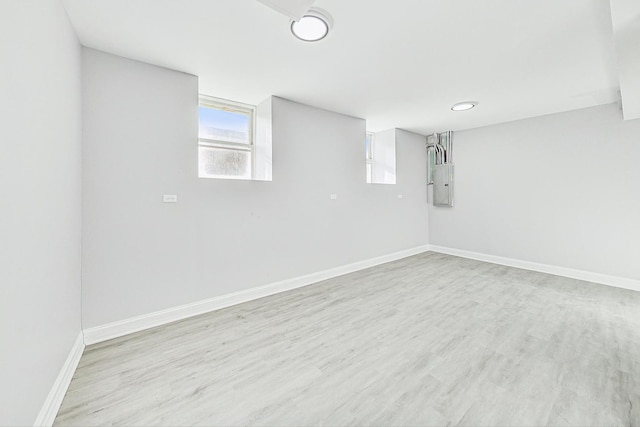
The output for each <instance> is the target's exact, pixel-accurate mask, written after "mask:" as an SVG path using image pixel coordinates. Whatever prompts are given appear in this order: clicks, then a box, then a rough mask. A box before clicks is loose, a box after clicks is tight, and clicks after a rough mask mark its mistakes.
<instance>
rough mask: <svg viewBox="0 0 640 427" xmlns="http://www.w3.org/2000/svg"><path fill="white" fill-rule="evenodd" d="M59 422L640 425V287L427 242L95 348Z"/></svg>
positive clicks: (85, 356) (82, 362)
mask: <svg viewBox="0 0 640 427" xmlns="http://www.w3.org/2000/svg"><path fill="white" fill-rule="evenodd" d="M54 425H56V426H66V425H77V426H94V425H119V426H153V425H166V426H169V425H171V426H179V425H198V426H236V425H243V426H244V425H246V426H329V425H339V426H346V425H349V426H350V425H370V426H383V425H384V426H387V425H388V426H392V425H393V426H441V425H468V426H545V425H552V426H633V425H635V426H639V425H640V293H639V292H634V291H629V290H624V289H618V288H613V287H608V286H604V285H598V284H593V283H588V282H583V281H579V280H573V279H568V278H563V277H558V276H552V275H548V274H543V273H536V272H531V271H525V270H520V269H516V268H511V267H504V266H499V265H494V264H488V263H483V262H479V261H473V260H468V259H464V258H458V257H453V256H449V255H443V254H438V253H432V252H427V253H424V254H420V255H416V256H413V257H409V258H404V259H402V260H399V261H395V262H390V263H387V264H383V265H380V266H376V267H373V268H369V269H366V270H362V271H359V272H355V273H352V274H348V275H344V276H340V277H336V278H334V279H330V280H326V281H323V282H319V283H317V284H314V285H310V286H307V287H304V288H300V289H296V290H292V291H289V292H285V293H281V294H277V295H273V296H270V297H266V298H262V299H259V300H255V301H251V302H247V303H244V304H240V305H237V306H234V307H229V308H226V309H222V310H218V311H215V312H211V313H208V314H204V315H201V316H197V317H193V318H190V319H186V320H182V321H179V322H175V323H171V324H168V325H164V326H160V327H157V328H153V329H149V330H146V331H142V332H139V333H135V334H131V335H128V336H125V337H121V338H117V339H113V340H110V341H106V342H103V343H99V344H96V345H92V346H88V347H87V348H86V349H85V352H84V354H83V355H82V359H81V360H80V364H79V366H78V369H77V371H76V373H75V375H74V377H73V380H72V382H71V385H70V387H69V390H68V391H67V394H66V396H65V398H64V401H63V403H62V407H61V409H60V411H59V413H58V416H57V418H56V420H55V424H54Z"/></svg>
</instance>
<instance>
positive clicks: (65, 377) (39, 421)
mask: <svg viewBox="0 0 640 427" xmlns="http://www.w3.org/2000/svg"><path fill="white" fill-rule="evenodd" d="M84 347H85V346H84V342H83V340H82V333H79V334H78V338H76V340H75V342H74V343H73V346H72V347H71V351H70V352H69V356H67V360H66V361H65V362H64V365H62V369H61V370H60V373H59V374H58V377H57V378H56V380H55V382H54V383H53V386H52V387H51V390H50V391H49V394H48V395H47V398H46V399H45V401H44V403H43V404H42V409H40V413H39V414H38V417H37V418H36V420H35V422H34V423H33V425H34V426H47V427H49V426H52V425H53V421H54V420H55V419H56V415H58V410H59V409H60V405H61V404H62V399H64V395H65V394H66V393H67V389H68V388H69V384H70V383H71V379H72V378H73V374H74V373H75V371H76V368H77V367H78V363H79V362H80V357H81V356H82V352H83V351H84Z"/></svg>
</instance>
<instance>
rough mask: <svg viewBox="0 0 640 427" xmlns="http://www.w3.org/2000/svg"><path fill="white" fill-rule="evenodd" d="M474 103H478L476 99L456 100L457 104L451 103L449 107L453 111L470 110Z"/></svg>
mask: <svg viewBox="0 0 640 427" xmlns="http://www.w3.org/2000/svg"><path fill="white" fill-rule="evenodd" d="M476 105H478V103H477V102H476V101H464V102H458V103H457V104H453V107H451V109H452V110H453V111H466V110H471V109H472V108H473V107H475V106H476Z"/></svg>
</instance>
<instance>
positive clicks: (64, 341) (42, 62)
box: [0, 0, 81, 426]
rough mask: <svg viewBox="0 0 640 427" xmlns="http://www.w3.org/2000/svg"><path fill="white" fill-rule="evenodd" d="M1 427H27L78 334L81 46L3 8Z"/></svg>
mask: <svg viewBox="0 0 640 427" xmlns="http://www.w3.org/2000/svg"><path fill="white" fill-rule="evenodd" d="M0 58H2V66H1V67H0V93H1V94H2V96H1V97H0V117H2V119H1V120H0V195H1V197H0V242H1V243H0V424H2V425H12V426H14V425H31V424H32V423H33V422H34V420H35V418H36V416H37V415H38V412H39V411H40V409H41V407H42V404H43V402H44V400H45V398H46V396H47V394H48V392H49V390H50V389H51V387H52V385H53V383H54V380H55V378H56V377H57V375H58V373H59V371H60V369H61V368H62V366H63V363H64V361H65V359H66V358H67V356H68V354H69V351H70V350H71V347H72V344H73V342H74V341H75V339H76V337H77V336H78V334H79V332H80V329H81V328H80V206H81V205H80V178H81V177H80V165H81V163H80V136H81V135H80V131H81V124H80V120H81V109H80V101H81V96H80V79H81V73H80V65H81V64H80V45H79V43H78V41H77V39H76V37H75V34H74V33H73V30H72V29H71V27H70V25H69V22H68V20H67V16H66V13H65V11H64V9H63V8H62V5H61V4H60V2H59V1H58V0H37V1H35V0H15V1H13V0H2V2H0Z"/></svg>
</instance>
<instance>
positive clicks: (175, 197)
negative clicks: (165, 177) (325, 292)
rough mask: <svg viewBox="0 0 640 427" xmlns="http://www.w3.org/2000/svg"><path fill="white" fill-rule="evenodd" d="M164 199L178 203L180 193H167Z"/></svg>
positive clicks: (166, 201)
mask: <svg viewBox="0 0 640 427" xmlns="http://www.w3.org/2000/svg"><path fill="white" fill-rule="evenodd" d="M162 201H163V202H164V203H178V195H177V194H165V195H164V196H162Z"/></svg>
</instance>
